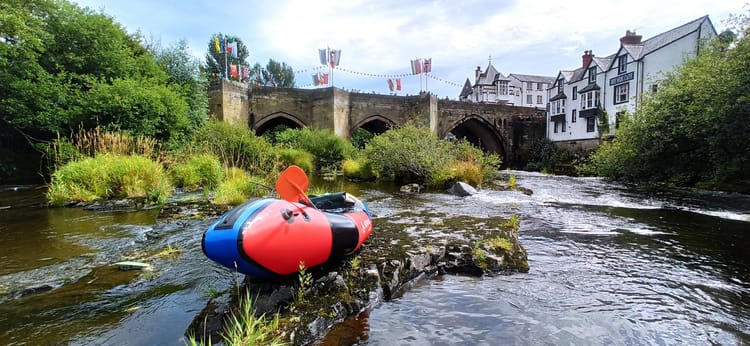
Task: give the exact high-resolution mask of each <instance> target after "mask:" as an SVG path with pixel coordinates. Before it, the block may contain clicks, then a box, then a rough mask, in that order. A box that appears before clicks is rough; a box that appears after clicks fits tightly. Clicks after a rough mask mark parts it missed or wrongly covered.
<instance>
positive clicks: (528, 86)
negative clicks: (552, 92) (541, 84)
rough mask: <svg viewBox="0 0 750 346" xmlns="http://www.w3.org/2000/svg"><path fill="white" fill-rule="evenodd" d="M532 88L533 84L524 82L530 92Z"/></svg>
mask: <svg viewBox="0 0 750 346" xmlns="http://www.w3.org/2000/svg"><path fill="white" fill-rule="evenodd" d="M533 88H534V83H532V82H526V89H528V90H531V89H533Z"/></svg>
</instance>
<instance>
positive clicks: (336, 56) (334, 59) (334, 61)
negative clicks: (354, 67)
mask: <svg viewBox="0 0 750 346" xmlns="http://www.w3.org/2000/svg"><path fill="white" fill-rule="evenodd" d="M330 56H331V57H330V59H328V62H329V63H330V64H331V68H333V67H336V66H339V62H340V61H341V49H331V55H330Z"/></svg>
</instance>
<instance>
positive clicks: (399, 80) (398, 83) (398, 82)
mask: <svg viewBox="0 0 750 346" xmlns="http://www.w3.org/2000/svg"><path fill="white" fill-rule="evenodd" d="M396 90H397V91H401V78H399V79H396Z"/></svg>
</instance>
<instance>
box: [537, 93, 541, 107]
mask: <svg viewBox="0 0 750 346" xmlns="http://www.w3.org/2000/svg"><path fill="white" fill-rule="evenodd" d="M536 104H538V105H540V104H542V95H536Z"/></svg>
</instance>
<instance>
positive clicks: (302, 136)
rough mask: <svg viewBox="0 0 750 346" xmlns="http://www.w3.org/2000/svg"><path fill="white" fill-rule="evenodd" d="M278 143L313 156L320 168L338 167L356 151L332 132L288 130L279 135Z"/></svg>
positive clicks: (306, 129)
mask: <svg viewBox="0 0 750 346" xmlns="http://www.w3.org/2000/svg"><path fill="white" fill-rule="evenodd" d="M276 141H277V144H278V145H282V146H287V147H291V148H297V149H302V150H305V151H307V152H309V153H311V154H313V155H314V156H315V162H316V165H317V167H318V168H323V167H330V166H337V165H339V164H340V163H341V161H342V160H343V159H344V158H346V157H348V156H350V155H351V153H352V152H353V151H354V148H353V147H352V145H351V143H349V142H348V141H347V140H345V139H343V138H341V137H339V136H336V134H335V133H333V131H331V130H313V129H310V128H307V127H306V128H302V129H286V130H284V131H283V132H281V133H279V134H277V136H276Z"/></svg>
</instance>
